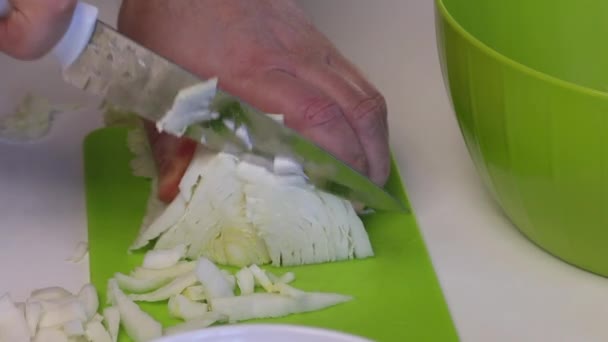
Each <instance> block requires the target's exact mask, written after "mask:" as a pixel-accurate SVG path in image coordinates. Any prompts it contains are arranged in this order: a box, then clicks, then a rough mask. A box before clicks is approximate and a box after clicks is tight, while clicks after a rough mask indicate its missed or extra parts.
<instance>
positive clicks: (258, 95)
mask: <svg viewBox="0 0 608 342" xmlns="http://www.w3.org/2000/svg"><path fill="white" fill-rule="evenodd" d="M224 82H225V87H226V88H227V90H228V91H230V92H233V93H234V94H235V95H237V96H241V95H243V96H244V100H246V101H247V102H250V103H251V104H253V105H254V106H256V107H257V108H259V109H260V110H262V111H265V112H271V113H283V114H284V115H285V124H286V125H287V126H288V127H290V128H293V129H295V130H297V131H298V132H299V133H300V134H302V135H303V136H305V137H307V138H309V139H311V140H312V141H314V142H316V143H317V144H318V145H319V146H321V147H323V148H325V149H327V150H328V151H330V152H331V153H332V154H334V155H335V156H336V157H338V158H339V159H341V160H343V161H344V162H346V163H348V164H350V165H352V166H353V167H354V168H355V169H357V170H359V171H360V172H362V173H367V168H368V166H367V162H366V158H365V154H364V152H363V151H364V150H363V148H362V146H361V144H360V142H359V139H358V138H357V135H356V133H355V131H354V130H353V128H352V127H351V126H350V125H349V123H348V122H347V120H346V118H345V117H344V113H343V112H342V110H341V109H340V106H339V105H338V104H337V103H336V102H335V101H334V100H333V99H332V98H331V97H329V96H327V95H326V94H325V93H323V92H322V90H319V89H318V88H316V87H314V86H313V85H311V84H309V83H308V82H306V81H304V80H301V79H298V78H296V77H294V76H292V75H290V74H288V73H286V72H284V71H281V70H278V69H273V70H269V71H266V72H263V73H261V74H260V75H259V76H258V77H253V78H252V79H250V80H249V81H247V82H243V81H242V80H230V79H228V80H226V79H225V80H224ZM245 94H247V95H246V96H245Z"/></svg>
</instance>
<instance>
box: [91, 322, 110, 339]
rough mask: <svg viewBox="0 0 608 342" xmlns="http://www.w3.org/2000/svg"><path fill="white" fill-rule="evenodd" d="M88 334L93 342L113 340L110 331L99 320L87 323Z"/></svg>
mask: <svg viewBox="0 0 608 342" xmlns="http://www.w3.org/2000/svg"><path fill="white" fill-rule="evenodd" d="M86 336H87V339H88V340H89V341H91V342H112V337H111V336H110V333H108V331H107V330H106V329H105V328H104V327H103V325H102V324H101V323H99V322H89V323H87V326H86Z"/></svg>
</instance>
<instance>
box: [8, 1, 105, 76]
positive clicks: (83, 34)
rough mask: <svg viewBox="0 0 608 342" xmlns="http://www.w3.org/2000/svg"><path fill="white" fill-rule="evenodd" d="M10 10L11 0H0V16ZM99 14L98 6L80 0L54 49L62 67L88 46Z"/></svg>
mask: <svg viewBox="0 0 608 342" xmlns="http://www.w3.org/2000/svg"><path fill="white" fill-rule="evenodd" d="M44 1H46V0H44ZM10 10H11V4H10V2H9V0H0V18H2V17H4V16H6V15H7V14H9V12H10ZM98 14H99V10H98V9H97V7H95V6H93V5H89V4H87V3H85V2H82V1H79V2H78V4H77V5H76V8H75V9H74V14H73V15H72V21H71V22H70V26H69V27H68V29H67V31H66V32H65V34H64V35H63V37H62V38H61V40H60V41H59V42H58V43H57V45H55V47H54V48H53V50H52V53H53V55H55V57H56V58H57V59H58V60H59V63H60V64H61V66H62V68H64V69H65V68H67V67H69V66H70V65H71V64H72V63H74V61H75V60H76V59H77V58H78V56H80V54H81V53H82V50H84V48H85V47H86V46H87V43H88V42H89V40H90V39H91V36H92V35H93V31H94V30H95V24H96V23H97V16H98Z"/></svg>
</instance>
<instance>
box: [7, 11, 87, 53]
mask: <svg viewBox="0 0 608 342" xmlns="http://www.w3.org/2000/svg"><path fill="white" fill-rule="evenodd" d="M75 5H76V0H44V1H41V0H14V1H11V8H12V9H11V11H10V12H9V13H8V15H7V16H6V17H5V18H3V19H0V51H2V52H4V53H6V54H8V55H10V56H12V57H14V58H18V59H24V60H30V59H36V58H39V57H42V56H43V55H45V54H46V53H47V52H48V51H50V50H51V49H52V48H53V46H55V45H56V44H57V42H59V40H60V39H61V37H62V36H63V34H64V33H65V32H66V31H67V28H68V26H69V24H70V21H71V18H72V13H73V12H74V8H75Z"/></svg>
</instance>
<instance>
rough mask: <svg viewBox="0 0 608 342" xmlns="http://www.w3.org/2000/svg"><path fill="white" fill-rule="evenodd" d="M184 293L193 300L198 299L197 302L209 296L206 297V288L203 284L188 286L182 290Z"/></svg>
mask: <svg viewBox="0 0 608 342" xmlns="http://www.w3.org/2000/svg"><path fill="white" fill-rule="evenodd" d="M182 295H184V297H186V298H188V299H190V300H192V301H196V302H200V301H203V300H205V299H206V298H207V297H205V288H204V287H203V285H193V286H188V287H187V288H186V289H185V290H184V291H183V292H182Z"/></svg>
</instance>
